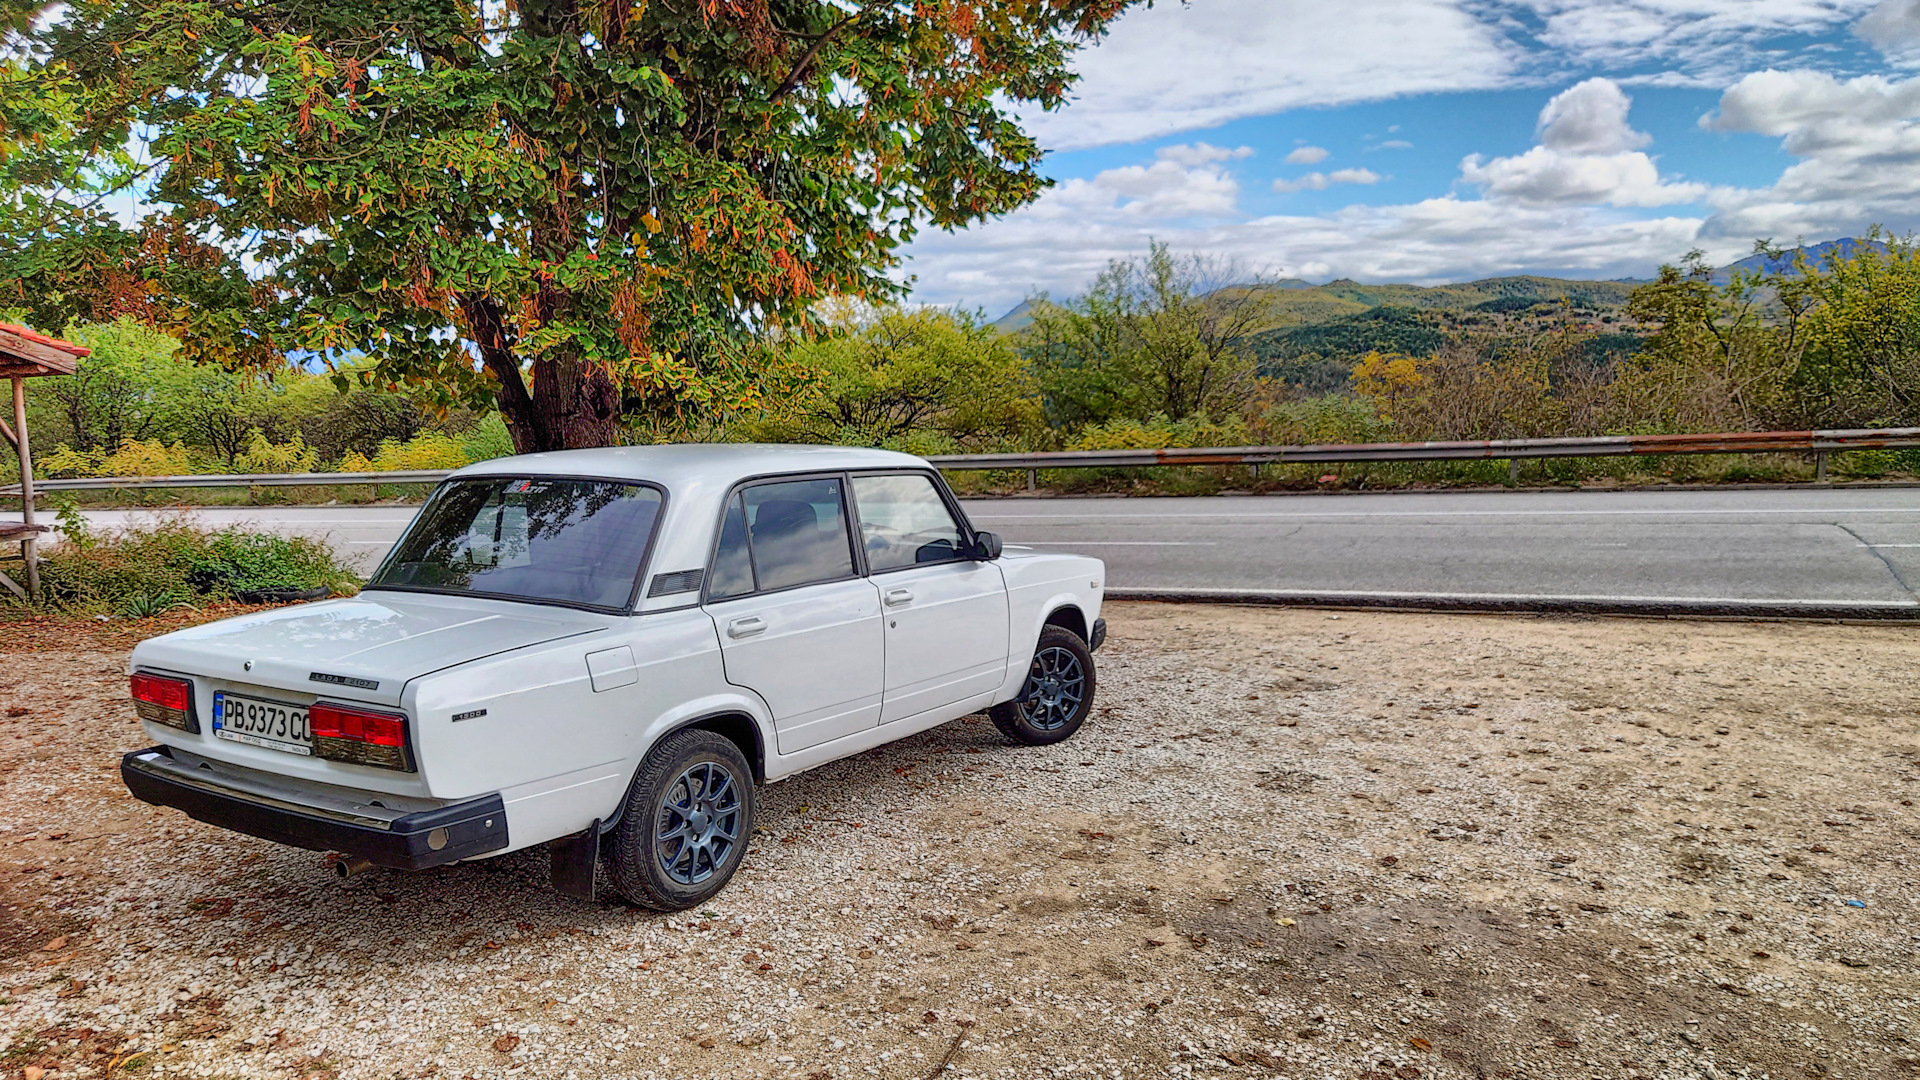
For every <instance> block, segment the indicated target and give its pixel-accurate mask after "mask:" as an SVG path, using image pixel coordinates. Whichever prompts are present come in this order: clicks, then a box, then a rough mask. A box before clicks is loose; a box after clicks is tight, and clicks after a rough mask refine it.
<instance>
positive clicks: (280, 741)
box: [213, 691, 313, 757]
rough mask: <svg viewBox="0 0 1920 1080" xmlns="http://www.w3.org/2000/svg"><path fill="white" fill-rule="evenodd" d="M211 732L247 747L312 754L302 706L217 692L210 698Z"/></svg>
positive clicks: (305, 713) (311, 744)
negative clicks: (211, 709)
mask: <svg viewBox="0 0 1920 1080" xmlns="http://www.w3.org/2000/svg"><path fill="white" fill-rule="evenodd" d="M213 733H214V734H215V735H218V736H219V737H220V738H222V739H230V740H232V741H234V742H238V743H247V744H248V745H250V746H264V747H266V748H267V749H269V750H284V751H286V752H287V753H290V754H305V755H307V756H309V757H311V756H312V755H313V730H312V729H311V728H309V727H308V726H307V707H306V706H305V705H291V704H288V703H287V702H284V701H268V700H267V699H266V698H257V697H248V696H246V695H244V694H229V693H227V692H225V691H218V692H216V693H215V694H214V695H213Z"/></svg>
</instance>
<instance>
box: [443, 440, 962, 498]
mask: <svg viewBox="0 0 1920 1080" xmlns="http://www.w3.org/2000/svg"><path fill="white" fill-rule="evenodd" d="M902 468H909V469H926V468H931V466H929V465H928V464H927V463H926V462H925V461H923V460H921V459H920V458H917V457H914V456H913V455H911V454H901V453H896V452H894V451H892V450H870V449H866V448H863V447H857V446H795V445H787V444H779V443H667V444H661V445H655V446H608V447H601V448H598V449H592V450H556V451H551V452H548V453H544V454H521V455H519V456H517V457H504V458H493V459H492V460H489V461H482V462H477V463H475V464H473V465H469V466H467V467H466V468H464V469H460V470H458V471H457V472H455V473H454V474H453V475H454V476H455V477H463V476H595V477H607V478H609V479H617V480H650V481H653V482H655V483H658V484H662V485H665V486H666V487H667V488H669V489H671V488H675V487H678V486H681V485H683V484H687V483H696V484H702V485H706V484H721V485H731V484H732V483H733V482H734V481H736V480H741V479H744V478H746V477H750V476H764V475H768V474H772V473H796V472H816V471H818V472H827V471H834V470H839V469H902Z"/></svg>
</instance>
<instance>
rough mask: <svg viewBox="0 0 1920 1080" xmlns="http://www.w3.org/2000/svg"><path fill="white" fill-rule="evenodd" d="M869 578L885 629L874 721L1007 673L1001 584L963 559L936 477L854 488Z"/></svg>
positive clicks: (960, 535) (881, 479)
mask: <svg viewBox="0 0 1920 1080" xmlns="http://www.w3.org/2000/svg"><path fill="white" fill-rule="evenodd" d="M852 485H853V496H854V507H855V511H856V514H857V517H858V520H859V522H860V538H861V544H862V546H863V547H864V549H865V554H866V560H867V570H868V573H869V574H871V575H872V581H873V584H874V585H875V586H877V587H878V588H879V590H880V600H881V605H882V609H883V610H884V612H885V622H886V680H885V690H884V692H883V698H882V702H881V706H880V722H881V723H883V724H886V723H891V722H892V721H895V720H899V719H902V718H905V717H909V716H915V715H918V714H920V713H925V712H929V711H932V710H934V709H941V708H947V707H950V706H953V705H955V704H957V703H959V702H962V701H965V700H967V699H969V698H973V697H976V696H978V695H980V694H982V693H986V692H988V691H991V690H994V689H996V688H997V687H999V685H1000V684H1001V682H1002V681H1003V680H1004V679H1005V676H1006V671H1007V583H1006V579H1005V577H1003V576H1002V575H1001V573H1000V568H999V567H998V566H995V565H994V564H993V563H991V562H982V561H978V560H975V559H972V558H969V557H968V556H967V554H966V551H967V548H968V547H969V545H970V540H971V538H970V537H969V536H968V534H967V531H966V530H965V529H964V528H962V527H961V525H960V521H959V519H958V518H957V517H956V516H955V514H954V511H953V508H952V506H950V505H949V503H948V501H947V500H946V498H945V497H944V495H943V493H942V491H941V489H940V488H939V487H938V485H937V484H936V482H935V480H934V478H933V476H932V475H931V474H929V473H923V472H894V473H870V474H864V475H858V476H855V477H854V478H853V480H852Z"/></svg>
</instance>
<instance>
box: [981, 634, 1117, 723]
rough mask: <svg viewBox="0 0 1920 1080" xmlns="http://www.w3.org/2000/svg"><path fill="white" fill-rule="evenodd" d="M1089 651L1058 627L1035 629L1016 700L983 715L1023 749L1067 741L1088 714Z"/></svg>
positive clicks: (1091, 675)
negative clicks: (1037, 638) (1036, 633)
mask: <svg viewBox="0 0 1920 1080" xmlns="http://www.w3.org/2000/svg"><path fill="white" fill-rule="evenodd" d="M1094 683H1095V679H1094V671H1093V652H1092V651H1091V650H1089V649H1088V648H1087V643H1086V642H1084V641H1082V640H1080V635H1079V634H1076V633H1074V632H1073V631H1071V630H1068V629H1066V628H1064V627H1059V626H1047V627H1044V628H1042V629H1041V631H1040V642H1039V644H1037V645H1035V646H1034V649H1033V658H1032V659H1031V660H1029V661H1028V662H1027V681H1026V682H1024V683H1022V684H1021V685H1020V696H1019V697H1016V698H1014V699H1013V700H1012V701H1008V702H1003V703H1001V704H999V705H995V706H994V707H993V708H992V710H991V711H989V712H988V715H989V716H991V717H992V718H993V726H994V727H997V728H999V729H1000V734H1002V735H1005V736H1006V737H1007V738H1009V739H1012V740H1013V741H1014V742H1017V743H1022V744H1024V745H1026V746H1050V745H1052V744H1054V743H1057V742H1064V741H1065V740H1067V739H1069V738H1072V737H1073V733H1074V732H1076V731H1079V730H1080V725H1081V724H1082V723H1084V722H1085V721H1086V719H1087V714H1088V713H1089V712H1091V711H1092V710H1093V693H1094Z"/></svg>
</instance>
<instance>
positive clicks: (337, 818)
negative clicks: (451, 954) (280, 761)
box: [120, 746, 507, 870]
mask: <svg viewBox="0 0 1920 1080" xmlns="http://www.w3.org/2000/svg"><path fill="white" fill-rule="evenodd" d="M120 778H121V779H122V780H124V781H126V785H127V790H128V791H131V792H133V795H134V797H135V798H137V799H139V800H140V801H142V802H148V803H152V804H153V805H155V806H171V807H173V808H174V809H176V810H181V811H184V812H185V813H186V815H187V816H188V817H191V818H193V819H195V820H196V821H204V822H206V823H207V824H209V825H218V826H220V827H221V828H223V829H232V830H233V831H234V832H241V833H246V834H247V835H248V836H257V837H260V838H261V839H262V840H272V841H274V842H275V843H279V844H288V845H291V846H293V847H299V848H307V849H309V850H312V851H338V852H340V853H341V854H343V855H357V856H359V857H361V858H363V859H366V860H367V861H368V862H371V863H373V864H374V865H376V866H388V867H392V868H394V869H396V870H424V869H426V868H427V867H430V866H441V865H444V864H446V863H451V862H458V861H460V860H461V859H467V858H472V857H473V856H475V855H484V854H486V853H487V852H489V851H499V850H500V849H502V848H505V847H506V846H507V811H506V804H505V803H503V802H502V801H501V799H500V796H498V795H487V796H484V797H482V798H478V799H469V800H467V801H466V802H459V803H454V804H452V805H450V806H442V807H438V808H436V809H432V810H417V811H414V812H412V813H398V812H391V811H390V812H388V813H387V814H385V815H383V814H381V813H380V811H379V810H378V809H377V808H371V807H367V808H358V809H357V810H356V811H355V812H346V811H343V810H338V809H333V808H328V807H317V806H306V805H301V804H298V803H294V802H291V801H285V800H280V799H276V798H273V797H271V796H268V795H265V794H262V793H260V792H257V791H242V790H238V789H237V788H235V787H233V786H230V785H226V784H222V783H220V782H219V778H217V777H214V776H210V775H208V774H207V773H206V772H205V771H204V770H199V769H194V768H192V767H190V766H188V765H186V764H185V763H183V762H180V761H177V760H175V759H174V757H173V754H172V752H171V751H170V750H169V749H168V748H167V747H164V746H154V747H149V748H148V749H145V750H135V751H133V752H132V753H130V754H128V755H126V756H125V757H123V758H121V759H120Z"/></svg>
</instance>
